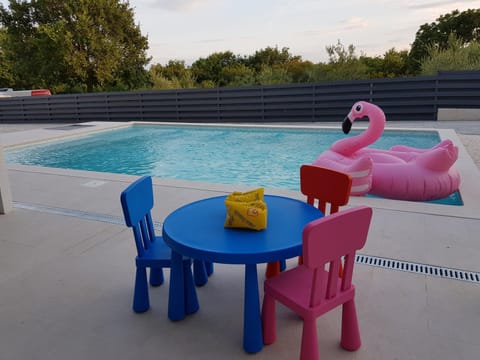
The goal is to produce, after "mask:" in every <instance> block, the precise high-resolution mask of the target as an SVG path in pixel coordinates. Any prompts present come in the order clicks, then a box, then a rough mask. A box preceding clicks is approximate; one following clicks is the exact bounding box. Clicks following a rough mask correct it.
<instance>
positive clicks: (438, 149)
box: [313, 101, 460, 201]
mask: <svg viewBox="0 0 480 360" xmlns="http://www.w3.org/2000/svg"><path fill="white" fill-rule="evenodd" d="M364 116H367V117H368V119H369V125H368V128H367V129H366V130H365V131H364V132H362V133H361V134H359V135H356V136H353V137H350V138H346V139H341V140H338V141H336V142H335V143H333V144H332V146H331V147H330V149H329V150H327V151H325V152H323V153H322V154H320V156H319V157H318V158H317V159H316V160H315V161H314V162H313V164H314V165H318V166H323V167H327V168H330V169H334V170H338V171H342V172H346V173H348V174H350V175H351V176H352V191H351V194H352V195H359V196H361V195H365V194H367V193H370V194H373V195H378V196H381V197H385V198H390V199H399V200H413V201H427V200H435V199H441V198H444V197H446V196H448V195H450V194H452V193H453V192H455V191H457V190H458V187H459V185H460V175H459V174H458V172H457V170H456V169H455V168H454V167H453V164H454V163H455V161H456V160H457V158H458V148H457V147H456V146H455V145H454V144H453V143H452V141H451V140H444V141H442V142H440V143H439V144H437V145H435V146H434V147H432V148H430V149H417V148H412V147H408V146H404V145H396V146H393V147H391V148H390V150H380V149H369V148H367V146H369V145H371V144H373V143H374V142H375V141H376V140H377V139H378V138H379V137H380V136H381V135H382V133H383V130H384V128H385V114H384V113H383V111H382V109H380V108H379V107H378V106H376V105H374V104H371V103H369V102H366V101H359V102H357V103H355V104H354V105H353V107H352V109H351V110H350V112H349V113H348V115H347V117H346V118H345V120H344V122H343V125H342V127H343V132H344V133H345V134H348V133H349V132H350V129H351V128H352V124H353V122H354V121H355V119H359V118H362V117H364Z"/></svg>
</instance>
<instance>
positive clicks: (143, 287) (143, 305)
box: [133, 267, 150, 313]
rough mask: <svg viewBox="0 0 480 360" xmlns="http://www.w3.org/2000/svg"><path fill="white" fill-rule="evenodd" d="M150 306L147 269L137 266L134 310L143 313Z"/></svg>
mask: <svg viewBox="0 0 480 360" xmlns="http://www.w3.org/2000/svg"><path fill="white" fill-rule="evenodd" d="M149 308H150V300H149V298H148V283H147V269H145V268H139V267H137V270H136V274H135V288H134V290H133V311H135V312H136V313H142V312H145V311H147V310H148V309H149Z"/></svg>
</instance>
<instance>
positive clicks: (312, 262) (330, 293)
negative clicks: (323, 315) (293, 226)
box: [303, 206, 372, 306]
mask: <svg viewBox="0 0 480 360" xmlns="http://www.w3.org/2000/svg"><path fill="white" fill-rule="evenodd" d="M371 218H372V209H371V208H370V207H367V206H356V207H354V208H351V209H347V210H344V211H340V212H338V213H336V214H331V215H329V216H325V217H323V218H321V219H318V220H314V221H312V222H311V223H309V224H307V225H306V226H305V228H304V230H303V263H304V265H305V266H307V267H308V268H309V269H311V270H313V271H314V277H313V278H314V280H313V283H312V293H311V298H310V306H316V305H318V304H320V303H321V302H322V301H323V300H325V299H330V298H332V297H335V296H336V295H337V294H338V292H339V291H340V292H342V291H345V290H348V289H349V288H350V287H351V286H352V275H353V267H354V264H355V252H356V251H357V250H359V249H361V248H362V247H363V246H364V245H365V242H366V241H367V235H368V230H369V228H370V221H371ZM342 258H343V261H344V270H343V276H342V277H339V276H338V272H339V268H340V264H341V263H342ZM326 265H327V266H326ZM325 268H328V275H327V276H325V271H326V270H325ZM339 279H340V281H341V286H340V289H339V288H338V281H339Z"/></svg>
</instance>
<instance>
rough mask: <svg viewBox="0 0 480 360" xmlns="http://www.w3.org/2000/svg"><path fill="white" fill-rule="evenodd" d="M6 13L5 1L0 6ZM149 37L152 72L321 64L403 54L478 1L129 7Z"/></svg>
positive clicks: (177, 2) (163, 0)
mask: <svg viewBox="0 0 480 360" xmlns="http://www.w3.org/2000/svg"><path fill="white" fill-rule="evenodd" d="M0 2H1V3H3V4H5V5H7V6H8V1H6V0H0ZM129 3H130V6H131V7H132V8H133V10H134V13H135V22H136V23H137V24H138V25H139V26H140V28H141V31H142V34H143V35H145V36H147V37H148V42H149V50H148V55H149V56H151V57H152V60H151V62H150V64H157V63H160V64H162V65H164V64H166V63H167V62H168V61H169V60H183V61H185V63H186V64H187V65H191V64H192V63H193V62H194V61H196V60H198V59H199V58H206V57H208V56H209V55H211V54H213V53H215V52H224V51H231V52H232V53H234V54H235V55H240V56H249V55H253V54H254V53H255V51H258V50H261V49H265V48H266V47H275V46H277V47H278V48H279V49H282V48H284V47H286V48H288V49H289V52H290V54H292V55H300V56H301V57H302V59H303V60H309V61H312V62H314V63H318V62H325V61H327V60H328V55H327V52H326V50H325V48H326V47H327V46H330V45H335V44H337V42H338V41H340V42H341V43H342V44H343V45H344V46H345V48H347V47H348V46H349V45H353V46H354V47H355V50H356V54H357V55H360V54H366V55H368V56H377V55H379V56H381V55H383V54H385V52H386V51H387V50H389V49H391V48H395V49H396V50H397V51H400V50H408V49H409V48H410V45H411V44H412V43H413V41H414V40H415V33H416V32H417V30H418V29H419V28H420V26H421V25H423V24H425V23H431V22H434V21H436V19H437V18H438V17H439V16H440V15H445V14H448V13H450V12H451V11H453V10H455V9H458V10H460V11H464V10H467V9H478V8H480V0H463V1H447V0H437V1H436V0H337V1H331V2H330V1H325V0H323V1H322V0H129Z"/></svg>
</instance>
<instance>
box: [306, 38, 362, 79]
mask: <svg viewBox="0 0 480 360" xmlns="http://www.w3.org/2000/svg"><path fill="white" fill-rule="evenodd" d="M326 51H327V54H328V58H329V61H328V63H326V64H323V63H319V64H317V65H316V66H315V67H314V68H313V69H312V70H311V71H310V72H309V76H310V80H311V81H335V80H359V79H367V78H368V68H367V65H365V63H363V62H362V61H361V60H360V58H359V57H358V56H357V55H356V53H355V46H353V45H349V46H348V47H347V48H345V46H344V45H343V44H342V43H341V42H340V40H338V41H337V44H335V45H330V46H327V47H326ZM363 56H364V55H363Z"/></svg>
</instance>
